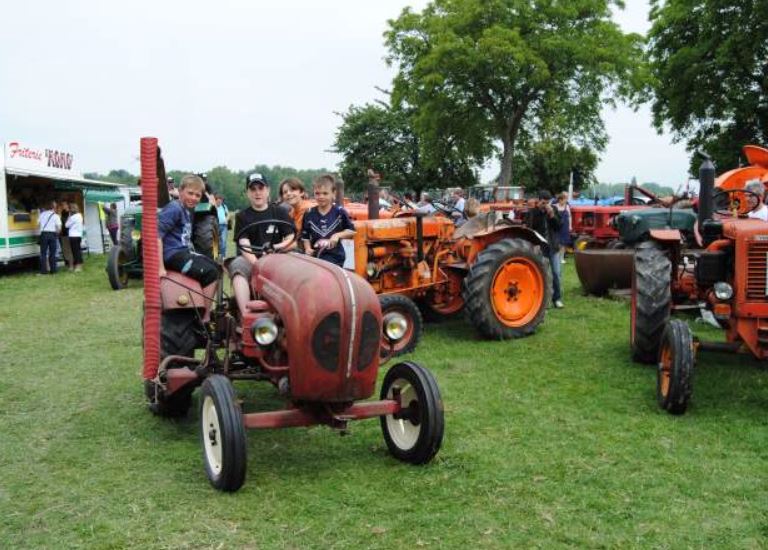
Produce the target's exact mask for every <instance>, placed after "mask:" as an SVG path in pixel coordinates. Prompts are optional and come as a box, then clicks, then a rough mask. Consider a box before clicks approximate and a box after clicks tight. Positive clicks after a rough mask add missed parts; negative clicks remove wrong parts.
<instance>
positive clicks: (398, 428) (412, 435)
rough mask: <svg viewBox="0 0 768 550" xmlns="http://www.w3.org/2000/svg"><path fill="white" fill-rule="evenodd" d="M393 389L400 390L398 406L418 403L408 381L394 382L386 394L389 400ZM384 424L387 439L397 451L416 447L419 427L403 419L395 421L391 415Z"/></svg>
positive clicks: (419, 431) (398, 380)
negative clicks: (390, 440)
mask: <svg viewBox="0 0 768 550" xmlns="http://www.w3.org/2000/svg"><path fill="white" fill-rule="evenodd" d="M395 388H397V389H399V390H400V406H402V407H407V406H408V405H409V404H410V403H411V402H412V401H415V402H416V403H418V402H419V396H418V395H417V394H416V390H415V389H414V387H413V386H412V385H411V383H410V382H408V380H404V379H403V378H398V379H397V380H395V381H394V382H393V383H392V385H391V386H390V387H389V391H388V392H387V397H388V398H389V399H393V398H394V390H395ZM386 423H387V432H388V433H389V437H390V438H391V439H392V442H393V443H394V444H395V445H397V447H398V448H399V449H402V450H404V451H407V450H409V449H412V448H413V447H414V446H415V445H416V442H417V441H418V440H419V434H420V433H421V425H416V424H414V423H413V422H411V421H410V420H408V419H405V418H401V419H397V418H395V417H394V416H392V415H391V414H389V415H387V416H386Z"/></svg>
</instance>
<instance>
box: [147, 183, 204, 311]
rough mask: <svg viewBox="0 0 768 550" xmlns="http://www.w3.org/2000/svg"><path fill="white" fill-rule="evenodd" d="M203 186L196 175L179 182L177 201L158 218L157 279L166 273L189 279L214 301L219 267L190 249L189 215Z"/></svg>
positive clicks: (171, 203) (199, 196)
mask: <svg viewBox="0 0 768 550" xmlns="http://www.w3.org/2000/svg"><path fill="white" fill-rule="evenodd" d="M204 190H205V184H204V183H203V180H201V179H200V178H199V177H198V176H193V175H188V176H184V178H182V180H181V185H180V187H179V198H178V199H177V200H174V201H171V202H169V203H168V204H166V205H165V207H163V209H162V210H161V211H160V213H159V214H158V216H157V232H158V239H157V241H158V243H157V245H158V252H159V254H158V255H159V257H160V258H159V261H160V277H165V275H166V270H167V269H168V270H171V271H177V272H179V273H182V274H183V275H186V276H187V277H191V278H192V279H195V280H196V281H198V282H199V283H200V285H201V286H202V287H203V294H204V295H205V296H206V298H208V299H210V300H211V301H213V297H214V295H215V294H216V282H217V280H218V278H219V268H218V266H217V265H216V263H215V262H214V261H213V260H211V259H210V258H208V257H206V256H204V255H202V254H198V253H196V252H194V250H193V247H192V215H191V213H190V212H192V211H194V209H195V206H197V204H198V203H199V202H200V199H201V198H202V196H203V191H204Z"/></svg>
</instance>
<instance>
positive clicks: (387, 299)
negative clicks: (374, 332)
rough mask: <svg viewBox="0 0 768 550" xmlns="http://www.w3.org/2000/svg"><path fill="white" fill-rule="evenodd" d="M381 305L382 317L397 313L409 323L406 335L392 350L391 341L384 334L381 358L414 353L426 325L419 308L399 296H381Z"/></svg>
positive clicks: (405, 297)
mask: <svg viewBox="0 0 768 550" xmlns="http://www.w3.org/2000/svg"><path fill="white" fill-rule="evenodd" d="M379 303H380V304H381V316H382V317H386V315H387V314H388V313H394V312H396V313H399V314H401V315H402V316H403V317H405V320H406V321H407V322H408V327H407V328H406V330H405V335H403V337H402V338H401V339H400V340H398V341H397V342H395V344H394V346H393V347H392V349H391V350H390V344H389V340H387V338H386V336H384V335H383V334H382V336H381V357H387V356H391V357H397V356H399V355H404V354H406V353H410V352H412V351H413V350H414V349H416V346H417V344H418V343H419V340H420V339H421V331H422V329H423V325H424V323H423V321H422V318H421V312H420V311H419V308H418V306H417V305H416V304H415V303H414V301H413V300H411V299H410V298H408V297H407V296H401V295H399V294H387V295H384V296H379ZM390 354H391V355H390Z"/></svg>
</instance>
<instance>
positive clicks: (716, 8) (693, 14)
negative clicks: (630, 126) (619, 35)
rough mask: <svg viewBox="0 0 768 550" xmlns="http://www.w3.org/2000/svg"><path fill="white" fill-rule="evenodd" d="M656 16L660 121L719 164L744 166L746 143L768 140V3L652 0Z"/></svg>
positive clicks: (654, 66) (652, 61)
mask: <svg viewBox="0 0 768 550" xmlns="http://www.w3.org/2000/svg"><path fill="white" fill-rule="evenodd" d="M650 19H651V22H652V26H651V30H650V31H649V34H648V60H649V65H650V70H651V75H652V77H653V89H654V92H655V94H654V95H655V99H654V102H653V119H654V124H655V126H656V128H657V129H658V130H659V131H662V129H664V128H665V127H666V126H667V125H668V126H669V127H670V128H671V129H672V131H673V133H674V136H675V139H677V140H678V141H686V143H687V147H688V150H689V151H694V150H705V151H706V152H707V153H709V154H710V155H711V156H712V157H713V159H714V160H715V163H716V165H717V167H718V169H719V170H727V169H730V168H733V167H735V166H737V165H738V161H739V155H738V153H739V151H740V150H741V147H742V145H745V144H748V143H755V144H762V145H766V144H768V2H766V1H765V0H729V1H728V2H723V1H720V0H666V1H665V2H663V3H662V2H660V1H659V0H652V1H651V14H650ZM692 162H696V161H695V160H694V161H692ZM692 173H695V167H694V166H692Z"/></svg>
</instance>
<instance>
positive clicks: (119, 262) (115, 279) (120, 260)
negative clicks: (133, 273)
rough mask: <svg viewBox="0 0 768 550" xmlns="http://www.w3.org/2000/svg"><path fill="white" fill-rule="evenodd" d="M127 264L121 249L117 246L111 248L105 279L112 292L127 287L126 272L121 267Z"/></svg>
mask: <svg viewBox="0 0 768 550" xmlns="http://www.w3.org/2000/svg"><path fill="white" fill-rule="evenodd" d="M127 262H128V258H127V257H126V254H125V252H123V248H122V247H121V246H119V245H115V246H113V247H112V249H111V250H110V251H109V258H107V277H109V284H110V286H112V290H121V289H123V288H125V287H126V286H128V272H127V271H126V270H125V267H123V266H124V265H125V264H126V263H127Z"/></svg>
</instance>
